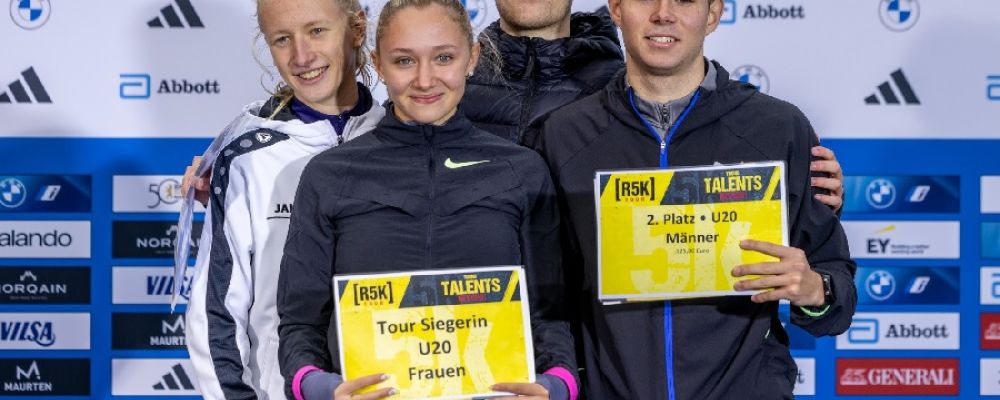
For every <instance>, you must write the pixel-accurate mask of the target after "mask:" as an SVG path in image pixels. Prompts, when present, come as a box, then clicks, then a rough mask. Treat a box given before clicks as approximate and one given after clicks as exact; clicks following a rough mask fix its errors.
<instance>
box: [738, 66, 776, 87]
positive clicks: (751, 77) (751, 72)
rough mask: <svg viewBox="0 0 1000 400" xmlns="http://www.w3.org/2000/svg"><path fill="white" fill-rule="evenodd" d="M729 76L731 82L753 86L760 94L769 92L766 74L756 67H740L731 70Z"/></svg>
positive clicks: (769, 84) (768, 80)
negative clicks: (735, 81)
mask: <svg viewBox="0 0 1000 400" xmlns="http://www.w3.org/2000/svg"><path fill="white" fill-rule="evenodd" d="M729 76H730V77H731V78H732V79H733V80H737V81H740V82H746V83H749V84H751V85H753V86H754V87H756V88H757V90H759V91H760V92H761V93H767V92H768V91H769V90H771V79H770V78H768V77H767V73H765V72H764V70H763V69H761V68H760V67H758V66H756V65H750V64H747V65H741V66H739V67H737V68H736V69H735V70H733V73H732V74H730V75H729Z"/></svg>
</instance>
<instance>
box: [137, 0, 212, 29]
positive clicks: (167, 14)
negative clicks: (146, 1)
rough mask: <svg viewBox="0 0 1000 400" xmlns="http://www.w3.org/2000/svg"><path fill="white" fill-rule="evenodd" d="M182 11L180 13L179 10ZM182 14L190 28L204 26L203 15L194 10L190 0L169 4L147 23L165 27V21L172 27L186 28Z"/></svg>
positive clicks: (178, 0)
mask: <svg viewBox="0 0 1000 400" xmlns="http://www.w3.org/2000/svg"><path fill="white" fill-rule="evenodd" d="M178 10H179V11H180V15H178V14H177V11H178ZM181 15H183V17H184V20H186V22H187V26H186V27H188V28H204V27H205V25H204V24H202V23H201V17H199V16H198V12H196V11H195V10H194V6H193V5H191V1H190V0H176V5H175V4H167V5H166V6H165V7H163V8H161V9H160V15H159V16H156V17H153V19H151V20H149V22H147V23H146V25H148V26H149V27H150V28H163V27H164V23H166V26H168V27H171V28H185V26H184V21H181Z"/></svg>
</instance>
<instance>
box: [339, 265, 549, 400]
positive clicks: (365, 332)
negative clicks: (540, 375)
mask: <svg viewBox="0 0 1000 400" xmlns="http://www.w3.org/2000/svg"><path fill="white" fill-rule="evenodd" d="M334 288H335V296H336V297H335V298H336V302H335V303H336V304H335V307H336V311H335V314H336V319H337V321H336V322H337V335H338V336H339V338H340V365H341V366H342V372H343V374H344V379H345V380H349V379H355V378H359V377H362V376H366V375H371V374H377V373H386V374H388V375H389V379H388V380H387V381H386V382H383V383H381V384H379V385H378V386H377V387H389V386H391V387H394V388H397V390H398V392H399V394H398V397H396V396H394V397H393V398H402V399H416V398H420V399H467V398H471V397H491V396H496V395H502V394H503V393H497V392H492V391H491V390H490V386H491V385H493V384H495V383H499V382H533V381H534V378H535V371H534V364H535V362H534V359H535V357H534V351H533V347H532V340H531V323H530V320H529V312H528V299H527V289H526V286H525V280H524V270H523V269H522V268H521V267H488V268H469V269H449V270H433V271H419V272H404V273H391V274H373V275H341V276H336V277H334ZM373 390H374V389H373Z"/></svg>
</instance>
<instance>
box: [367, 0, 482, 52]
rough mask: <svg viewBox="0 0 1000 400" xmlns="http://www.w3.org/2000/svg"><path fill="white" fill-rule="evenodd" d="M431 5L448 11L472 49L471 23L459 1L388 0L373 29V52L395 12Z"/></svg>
mask: <svg viewBox="0 0 1000 400" xmlns="http://www.w3.org/2000/svg"><path fill="white" fill-rule="evenodd" d="M431 4H437V5H439V6H442V7H444V8H445V9H446V10H448V13H449V14H450V15H451V19H452V21H455V23H456V24H458V26H459V27H460V28H461V29H462V34H464V35H465V36H466V37H467V38H468V39H469V47H472V44H473V43H475V38H474V37H473V36H472V23H471V22H469V14H468V13H467V12H466V11H465V6H463V5H462V3H461V2H460V1H459V0H389V2H387V3H385V6H384V7H382V12H381V13H379V16H378V28H376V29H375V51H378V44H379V42H381V41H382V38H383V37H385V30H386V28H387V27H388V25H389V21H390V20H392V17H393V16H394V15H396V13H397V12H399V11H400V10H402V9H405V8H409V7H417V8H424V7H427V6H429V5H431Z"/></svg>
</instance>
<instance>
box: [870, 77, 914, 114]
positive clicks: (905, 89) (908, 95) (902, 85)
mask: <svg viewBox="0 0 1000 400" xmlns="http://www.w3.org/2000/svg"><path fill="white" fill-rule="evenodd" d="M890 76H892V82H893V83H895V84H896V89H897V90H898V92H897V91H893V87H892V85H890V84H889V81H885V82H882V84H881V85H878V93H872V95H871V96H868V97H865V104H871V105H879V104H900V103H899V97H898V96H897V95H896V94H897V93H898V94H899V95H901V96H903V101H904V102H905V104H908V105H919V104H920V99H917V94H916V93H913V88H912V87H910V82H909V81H907V80H906V75H903V70H902V69H897V70H896V71H894V72H893V73H892V74H890ZM879 95H881V97H882V100H881V101H879Z"/></svg>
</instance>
